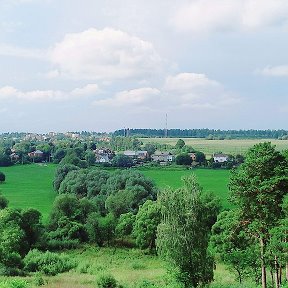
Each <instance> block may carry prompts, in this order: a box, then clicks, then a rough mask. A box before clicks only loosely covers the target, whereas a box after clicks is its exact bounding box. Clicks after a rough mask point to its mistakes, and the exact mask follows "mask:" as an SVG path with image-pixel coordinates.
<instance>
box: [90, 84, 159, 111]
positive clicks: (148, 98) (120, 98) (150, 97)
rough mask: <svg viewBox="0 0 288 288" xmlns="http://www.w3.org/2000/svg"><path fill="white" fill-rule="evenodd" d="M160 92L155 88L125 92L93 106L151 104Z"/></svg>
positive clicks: (96, 102) (99, 101)
mask: <svg viewBox="0 0 288 288" xmlns="http://www.w3.org/2000/svg"><path fill="white" fill-rule="evenodd" d="M159 94H160V91H159V90H158V89H156V88H150V87H144V88H138V89H132V90H125V91H121V92H119V93H117V94H116V95H115V96H114V97H112V98H108V99H101V100H98V101H95V102H94V103H93V104H94V105H100V106H101V105H104V106H124V107H126V106H141V105H147V104H148V105H149V104H152V103H153V102H154V101H155V100H156V97H157V96H158V95H159Z"/></svg>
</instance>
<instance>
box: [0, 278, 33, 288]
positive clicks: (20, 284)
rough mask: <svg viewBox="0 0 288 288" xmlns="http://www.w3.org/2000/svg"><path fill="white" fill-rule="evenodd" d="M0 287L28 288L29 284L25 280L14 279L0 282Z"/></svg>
mask: <svg viewBox="0 0 288 288" xmlns="http://www.w3.org/2000/svg"><path fill="white" fill-rule="evenodd" d="M0 288H28V284H27V282H26V281H24V280H20V279H14V280H11V281H4V282H1V283H0Z"/></svg>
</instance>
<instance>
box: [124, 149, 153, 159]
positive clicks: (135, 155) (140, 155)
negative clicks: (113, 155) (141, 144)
mask: <svg viewBox="0 0 288 288" xmlns="http://www.w3.org/2000/svg"><path fill="white" fill-rule="evenodd" d="M123 154H124V155H126V156H128V157H130V158H132V159H139V160H145V159H147V158H148V152H147V151H141V150H139V151H132V150H126V151H124V152H123Z"/></svg>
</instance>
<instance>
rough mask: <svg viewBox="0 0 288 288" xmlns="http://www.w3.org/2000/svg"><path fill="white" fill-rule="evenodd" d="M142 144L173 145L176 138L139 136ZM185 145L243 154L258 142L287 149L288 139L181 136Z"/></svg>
mask: <svg viewBox="0 0 288 288" xmlns="http://www.w3.org/2000/svg"><path fill="white" fill-rule="evenodd" d="M139 140H141V141H142V142H143V144H145V143H148V142H156V143H159V144H170V145H173V146H174V145H175V144H176V143H177V140H178V138H139ZM183 140H184V141H185V143H186V145H191V146H192V147H193V148H194V149H196V150H199V151H202V152H203V153H205V154H208V155H210V154H213V153H215V152H223V153H229V154H238V153H239V154H244V153H245V152H246V151H247V150H248V149H249V148H250V147H252V146H253V145H255V144H257V143H260V142H271V143H272V144H274V145H276V147H277V149H278V150H285V149H288V140H275V139H253V140H251V139H239V140H236V139H233V140H206V139H202V138H183Z"/></svg>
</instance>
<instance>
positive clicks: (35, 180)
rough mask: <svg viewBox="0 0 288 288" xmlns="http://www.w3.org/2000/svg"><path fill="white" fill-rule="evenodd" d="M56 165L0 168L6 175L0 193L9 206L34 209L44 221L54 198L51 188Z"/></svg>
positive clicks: (0, 186)
mask: <svg viewBox="0 0 288 288" xmlns="http://www.w3.org/2000/svg"><path fill="white" fill-rule="evenodd" d="M55 169H56V165H53V164H50V165H39V164H29V165H17V166H16V165H15V166H11V167H1V168H0V171H2V172H4V174H5V175H6V181H5V183H3V184H1V185H0V192H1V193H2V194H3V195H4V196H5V197H6V198H7V199H8V200H9V206H10V207H15V208H29V207H32V208H36V209H37V210H39V211H40V212H41V213H42V215H43V220H44V221H46V220H47V218H48V215H49V213H50V209H51V207H52V203H53V201H54V198H55V196H56V193H55V191H54V190H53V187H52V180H53V178H54V174H55Z"/></svg>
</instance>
